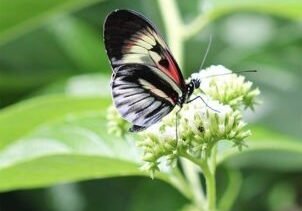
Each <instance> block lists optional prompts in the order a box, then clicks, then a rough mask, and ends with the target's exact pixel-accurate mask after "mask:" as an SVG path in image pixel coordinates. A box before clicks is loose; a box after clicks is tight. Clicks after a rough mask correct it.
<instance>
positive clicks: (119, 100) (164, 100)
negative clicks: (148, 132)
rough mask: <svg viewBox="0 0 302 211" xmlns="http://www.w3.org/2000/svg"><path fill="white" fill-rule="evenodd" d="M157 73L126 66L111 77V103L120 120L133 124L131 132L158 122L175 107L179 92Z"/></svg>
mask: <svg viewBox="0 0 302 211" xmlns="http://www.w3.org/2000/svg"><path fill="white" fill-rule="evenodd" d="M157 72H158V70H157V69H156V68H154V67H152V66H146V65H142V64H125V65H122V66H120V67H119V68H118V70H117V71H116V73H115V75H114V78H113V80H112V83H111V86H112V95H113V98H114V103H115V106H116V108H117V110H118V111H119V112H120V114H121V115H122V116H123V118H124V119H126V120H127V121H129V122H131V123H132V124H133V127H132V128H131V129H130V131H140V130H143V129H145V128H147V127H149V126H150V125H152V124H154V123H156V122H158V121H159V120H161V119H162V118H163V117H164V116H166V115H167V114H168V113H169V112H170V111H171V110H172V109H173V108H174V107H175V105H176V101H177V98H178V93H177V92H176V91H175V90H174V89H173V87H172V86H171V85H170V83H169V82H168V81H166V80H165V79H162V78H160V76H159V75H158V73H157ZM170 80H171V79H170ZM170 82H171V81H170Z"/></svg>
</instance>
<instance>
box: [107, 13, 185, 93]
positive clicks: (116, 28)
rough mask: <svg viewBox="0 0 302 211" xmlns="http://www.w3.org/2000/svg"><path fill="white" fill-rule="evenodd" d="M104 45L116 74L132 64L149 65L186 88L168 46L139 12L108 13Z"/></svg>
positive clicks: (182, 87)
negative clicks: (124, 66) (117, 69)
mask: <svg viewBox="0 0 302 211" xmlns="http://www.w3.org/2000/svg"><path fill="white" fill-rule="evenodd" d="M104 42H105V47H106V50H107V54H108V57H109V59H110V62H111V65H112V67H113V71H115V70H116V68H117V67H119V66H121V65H124V64H129V63H138V64H144V65H149V66H153V67H156V68H157V69H158V71H160V72H162V74H165V75H166V76H167V77H170V78H171V79H172V80H173V81H174V82H175V83H176V84H177V86H179V87H180V88H181V89H182V90H184V89H185V81H184V79H183V76H182V74H181V72H180V69H179V67H178V65H177V63H176V61H175V60H174V58H173V56H172V55H171V53H170V50H169V49H168V47H167V44H166V43H165V42H164V40H163V39H162V37H161V36H160V34H159V33H158V32H157V31H156V29H155V27H154V26H153V25H152V24H151V23H150V22H149V21H148V20H147V19H146V18H145V17H143V16H142V15H140V14H138V13H137V12H134V11H130V10H116V11H114V12H112V13H111V14H109V15H108V16H107V18H106V21H105V24H104Z"/></svg>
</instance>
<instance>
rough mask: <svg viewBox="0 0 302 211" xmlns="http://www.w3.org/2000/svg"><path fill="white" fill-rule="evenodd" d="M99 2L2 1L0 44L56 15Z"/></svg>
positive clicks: (0, 0) (63, 0)
mask: <svg viewBox="0 0 302 211" xmlns="http://www.w3.org/2000/svg"><path fill="white" fill-rule="evenodd" d="M98 1H99V0H88V1H84V0H47V1H35V0H22V1H10V0H0V5H1V7H0V43H3V42H4V41H7V40H10V39H12V38H15V37H18V36H20V35H21V34H23V33H25V32H27V31H29V30H31V29H33V28H34V27H36V26H37V25H39V24H40V23H42V22H43V21H46V20H48V19H49V18H50V17H52V16H53V15H55V14H58V13H66V12H70V11H72V10H78V9H80V8H82V7H86V6H88V5H90V4H92V3H95V2H98Z"/></svg>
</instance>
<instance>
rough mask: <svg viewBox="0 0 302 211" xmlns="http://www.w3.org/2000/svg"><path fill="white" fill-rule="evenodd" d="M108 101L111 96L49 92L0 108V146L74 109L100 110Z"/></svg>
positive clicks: (74, 110) (77, 110)
mask: <svg viewBox="0 0 302 211" xmlns="http://www.w3.org/2000/svg"><path fill="white" fill-rule="evenodd" d="M107 105H109V101H108V100H104V99H101V98H98V97H85V98H83V97H82V98H81V97H69V96H46V97H40V98H35V99H32V100H28V101H25V102H21V103H19V104H17V105H14V106H11V107H9V108H6V109H3V110H1V111H0V140H1V142H0V149H2V148H3V147H5V146H6V145H7V144H11V142H12V141H14V140H16V139H18V138H20V137H22V136H23V135H25V134H27V133H29V132H31V131H32V130H33V129H34V128H35V127H38V126H40V125H41V124H45V123H47V122H51V121H53V120H55V119H57V118H60V117H62V116H64V115H68V114H72V113H75V112H84V111H89V110H90V111H91V110H94V111H100V110H101V108H104V107H106V106H107Z"/></svg>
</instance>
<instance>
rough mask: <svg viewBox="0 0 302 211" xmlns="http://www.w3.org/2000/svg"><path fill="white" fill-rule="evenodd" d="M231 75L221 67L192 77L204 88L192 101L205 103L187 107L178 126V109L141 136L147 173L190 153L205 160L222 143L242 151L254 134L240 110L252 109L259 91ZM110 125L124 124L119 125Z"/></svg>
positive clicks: (208, 69)
mask: <svg viewBox="0 0 302 211" xmlns="http://www.w3.org/2000/svg"><path fill="white" fill-rule="evenodd" d="M231 73H232V71H230V70H228V69H227V68H225V67H223V66H221V65H218V66H211V67H209V68H207V69H205V70H202V71H200V72H199V73H194V74H192V76H191V79H192V78H196V79H199V80H200V81H201V85H200V88H199V89H197V90H195V91H194V93H193V95H192V96H191V99H193V98H194V97H196V96H201V97H202V99H203V100H204V102H203V101H202V100H200V99H196V100H194V101H193V102H191V103H188V104H184V105H183V107H182V109H181V111H180V112H179V116H178V125H176V112H177V111H178V110H179V107H177V108H175V109H174V110H173V111H172V112H171V113H170V114H169V115H167V116H166V117H164V118H163V119H162V120H161V121H160V122H158V123H157V124H155V125H153V126H151V127H149V128H148V129H147V130H145V131H143V132H140V133H139V135H140V136H141V139H140V140H139V141H138V144H137V145H138V146H139V147H140V148H142V150H143V160H144V161H145V162H146V163H145V165H144V169H145V170H148V171H150V172H151V174H152V175H153V174H154V172H155V171H157V170H159V164H160V162H161V160H162V159H163V158H166V159H167V160H168V163H169V164H170V165H172V166H173V165H175V160H176V159H177V158H178V157H179V155H180V154H179V152H186V153H190V154H191V156H194V157H196V158H197V159H202V158H203V156H207V155H208V153H209V151H211V149H212V147H213V146H214V145H215V144H217V142H218V141H220V140H228V141H231V142H233V143H234V145H235V146H238V148H239V149H241V147H242V146H243V145H244V142H243V140H244V139H245V138H246V137H248V136H249V135H250V134H251V132H250V131H249V130H247V129H245V127H246V123H245V122H244V121H243V120H242V110H241V109H239V108H242V107H244V108H247V107H251V108H252V107H253V105H254V104H255V103H256V100H255V97H256V96H257V95H259V90H258V89H252V83H251V82H248V81H245V78H244V77H243V76H237V75H236V74H231ZM111 116H112V115H111ZM114 118H115V116H114ZM111 125H115V126H116V125H122V124H121V123H120V122H118V124H112V123H111ZM176 127H177V128H176ZM176 129H177V135H176ZM176 137H177V139H176Z"/></svg>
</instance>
